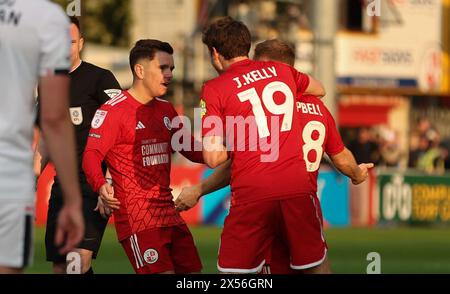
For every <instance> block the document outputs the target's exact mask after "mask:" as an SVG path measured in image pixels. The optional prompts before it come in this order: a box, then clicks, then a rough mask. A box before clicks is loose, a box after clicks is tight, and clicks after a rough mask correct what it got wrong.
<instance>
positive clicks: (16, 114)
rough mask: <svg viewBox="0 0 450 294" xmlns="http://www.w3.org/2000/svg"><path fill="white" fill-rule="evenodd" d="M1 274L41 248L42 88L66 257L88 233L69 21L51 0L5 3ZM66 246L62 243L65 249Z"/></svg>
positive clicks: (16, 269)
mask: <svg viewBox="0 0 450 294" xmlns="http://www.w3.org/2000/svg"><path fill="white" fill-rule="evenodd" d="M0 11H1V12H2V13H5V15H8V16H11V17H7V18H5V17H2V18H0V36H1V44H0V64H1V66H0V88H1V89H2V95H1V97H0V103H1V107H0V201H1V204H0V231H1V232H2V233H1V238H0V274H2V273H21V272H22V271H23V269H24V268H25V267H26V266H28V265H30V263H31V260H32V256H33V255H32V253H33V244H32V243H33V242H32V240H33V221H34V210H35V203H34V202H35V189H34V183H35V180H34V174H33V171H32V169H31V167H32V163H33V155H32V154H33V152H32V149H31V146H32V139H33V128H34V123H35V109H34V101H33V99H32V97H33V91H34V90H35V87H36V85H37V84H38V83H39V86H40V91H41V104H42V106H41V112H40V121H41V129H42V135H43V137H44V138H45V140H46V141H47V143H48V144H49V146H48V152H49V154H50V156H51V157H52V159H53V162H54V164H55V167H56V169H57V171H58V173H59V175H60V181H61V190H62V196H61V198H63V199H61V209H60V213H59V215H58V217H57V219H55V234H54V235H53V238H52V240H50V242H51V243H56V246H58V247H59V251H60V253H61V254H65V253H67V252H68V251H70V250H72V249H73V248H74V247H75V246H76V245H77V244H78V243H79V242H80V241H81V238H82V236H83V234H84V224H83V218H82V214H81V193H80V187H79V184H78V178H77V171H76V161H75V142H74V141H75V139H74V136H73V127H72V125H71V123H70V118H69V113H68V111H67V108H68V102H69V97H68V96H69V83H70V80H69V78H68V76H67V73H68V70H69V68H70V61H69V47H70V39H69V22H68V21H67V17H66V16H65V15H64V13H63V11H62V10H61V8H59V7H58V6H57V5H56V4H53V3H50V2H49V1H45V0H35V1H27V0H15V1H0ZM60 246H61V247H60Z"/></svg>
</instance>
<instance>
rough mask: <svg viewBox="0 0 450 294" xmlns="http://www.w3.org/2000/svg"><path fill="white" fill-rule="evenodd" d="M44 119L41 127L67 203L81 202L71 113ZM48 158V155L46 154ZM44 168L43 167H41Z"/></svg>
mask: <svg viewBox="0 0 450 294" xmlns="http://www.w3.org/2000/svg"><path fill="white" fill-rule="evenodd" d="M64 113H65V114H66V115H64V116H61V117H60V118H59V119H58V118H56V119H45V118H43V119H42V122H41V127H42V134H43V137H44V140H45V141H46V142H47V151H48V155H49V157H51V159H52V162H53V164H54V165H55V168H56V171H57V174H58V178H59V180H60V181H61V186H62V190H63V192H64V193H63V194H64V201H65V202H66V203H73V202H81V198H80V197H79V196H80V195H81V192H80V186H79V180H78V170H77V164H76V155H75V135H74V130H73V126H72V123H71V122H70V119H69V115H68V113H67V112H64ZM46 157H47V158H48V156H46ZM41 170H42V167H41Z"/></svg>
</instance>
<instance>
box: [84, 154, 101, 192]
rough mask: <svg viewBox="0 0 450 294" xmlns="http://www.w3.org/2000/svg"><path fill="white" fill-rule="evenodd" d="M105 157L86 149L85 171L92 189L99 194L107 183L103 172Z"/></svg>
mask: <svg viewBox="0 0 450 294" xmlns="http://www.w3.org/2000/svg"><path fill="white" fill-rule="evenodd" d="M102 160H103V156H102V155H101V154H100V152H98V151H97V150H93V149H86V150H85V152H84V155H83V163H82V166H83V171H84V174H85V175H86V179H87V181H88V183H89V185H91V187H92V189H93V190H94V191H95V192H97V193H98V191H99V190H100V188H101V187H102V186H103V185H104V184H105V183H106V179H105V176H104V175H103V170H102Z"/></svg>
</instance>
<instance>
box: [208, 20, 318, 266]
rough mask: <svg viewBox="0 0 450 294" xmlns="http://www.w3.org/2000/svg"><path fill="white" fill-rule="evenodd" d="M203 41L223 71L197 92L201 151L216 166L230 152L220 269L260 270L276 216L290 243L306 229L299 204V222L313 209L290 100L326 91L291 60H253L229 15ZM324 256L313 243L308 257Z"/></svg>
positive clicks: (244, 32)
mask: <svg viewBox="0 0 450 294" xmlns="http://www.w3.org/2000/svg"><path fill="white" fill-rule="evenodd" d="M203 42H204V43H205V44H206V45H207V47H208V49H209V50H210V53H211V61H212V65H213V66H214V67H215V68H216V69H217V70H218V71H219V72H220V76H219V77H217V78H215V79H212V80H210V81H208V82H206V83H205V85H204V86H203V90H202V94H201V99H202V104H203V105H204V111H203V113H204V116H203V128H202V132H203V144H204V149H203V157H204V160H205V163H206V164H208V165H209V166H210V167H217V166H218V165H220V164H222V163H224V162H225V161H226V160H227V158H228V151H230V152H229V153H230V156H231V191H232V196H231V197H232V198H231V209H230V213H229V215H228V216H227V218H226V220H225V224H224V229H223V232H222V236H221V242H220V248H219V259H218V269H219V271H220V272H223V273H254V272H259V271H260V270H261V268H262V267H263V265H264V264H265V263H266V252H267V251H268V250H269V248H270V247H271V243H272V239H273V237H274V236H275V235H276V233H277V231H278V227H279V226H280V225H281V223H283V226H284V227H285V228H286V235H287V239H288V240H289V242H297V241H298V240H299V238H300V236H301V235H302V234H303V232H304V230H305V227H303V226H302V225H303V223H302V225H299V220H298V218H296V216H297V215H298V212H297V210H298V207H305V206H307V207H308V215H305V220H301V221H302V222H303V221H304V222H307V221H308V220H309V219H310V217H309V216H310V215H311V216H313V215H314V216H315V215H316V210H315V208H314V205H313V204H312V202H311V201H312V200H311V198H310V191H311V187H310V183H309V180H308V174H307V171H306V166H305V161H304V159H303V157H302V146H301V130H300V121H299V119H300V115H299V113H297V112H296V111H295V105H296V103H295V102H296V97H297V96H298V95H302V94H303V93H308V94H315V95H319V96H322V95H324V94H325V93H324V89H323V87H322V86H321V84H320V83H319V82H317V81H315V80H314V79H312V78H311V77H309V76H307V75H305V74H303V73H301V72H298V71H297V70H295V69H294V68H293V67H290V66H288V65H286V64H282V63H278V62H271V61H269V62H260V61H252V60H250V59H249V58H248V53H249V51H250V45H251V36H250V33H249V31H248V28H247V27H246V26H245V25H244V24H243V23H241V22H239V21H235V20H233V19H232V18H230V17H226V18H222V19H220V20H218V21H216V22H214V23H213V24H211V25H210V26H209V27H208V28H207V29H206V30H205V32H204V34H203ZM224 143H225V144H226V145H227V147H228V148H226V147H225V146H224ZM299 179H304V180H299ZM316 219H317V218H316ZM319 238H320V237H319ZM236 248H239V250H236ZM290 249H291V252H290V254H291V256H292V262H293V264H294V265H301V264H302V262H304V261H303V259H302V256H301V252H299V251H298V250H296V249H295V248H290ZM323 255H324V250H320V249H317V250H316V252H311V254H310V256H308V258H309V259H311V260H313V261H317V260H320V259H322V258H323ZM307 262H308V263H309V260H307Z"/></svg>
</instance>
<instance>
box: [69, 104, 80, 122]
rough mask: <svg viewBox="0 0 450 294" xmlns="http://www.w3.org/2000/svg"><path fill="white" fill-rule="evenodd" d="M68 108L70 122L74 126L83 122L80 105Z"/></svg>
mask: <svg viewBox="0 0 450 294" xmlns="http://www.w3.org/2000/svg"><path fill="white" fill-rule="evenodd" d="M69 110H70V119H71V120H72V123H73V124H74V125H76V126H79V125H81V124H82V123H83V111H82V110H81V107H71V108H70V109H69Z"/></svg>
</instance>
